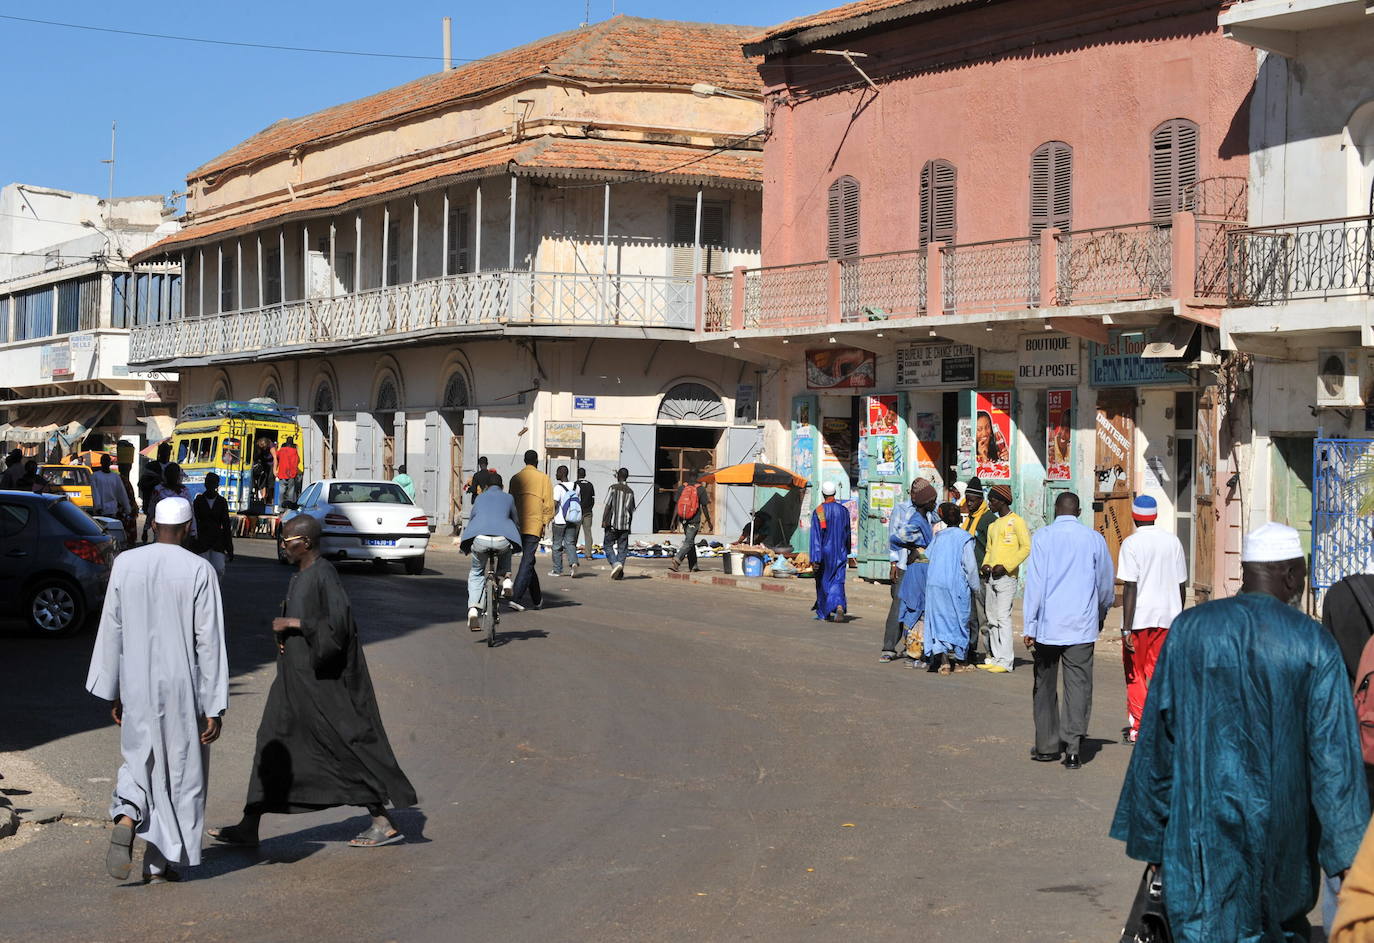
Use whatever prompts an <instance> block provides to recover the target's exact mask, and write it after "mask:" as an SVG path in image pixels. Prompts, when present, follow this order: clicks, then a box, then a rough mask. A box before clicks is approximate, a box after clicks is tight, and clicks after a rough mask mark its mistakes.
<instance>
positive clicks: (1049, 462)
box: [1045, 390, 1073, 481]
mask: <svg viewBox="0 0 1374 943" xmlns="http://www.w3.org/2000/svg"><path fill="white" fill-rule="evenodd" d="M1072 439H1073V390H1047V391H1046V392H1045V464H1046V470H1045V477H1046V478H1047V479H1049V480H1050V481H1070V480H1072V478H1073V465H1072V462H1071V461H1070V451H1069V449H1070V444H1071V442H1072Z"/></svg>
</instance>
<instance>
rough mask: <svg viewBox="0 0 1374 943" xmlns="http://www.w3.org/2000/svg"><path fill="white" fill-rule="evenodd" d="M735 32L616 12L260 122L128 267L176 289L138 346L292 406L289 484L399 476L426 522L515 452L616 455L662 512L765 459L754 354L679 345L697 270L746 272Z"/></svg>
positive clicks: (755, 236) (744, 118) (754, 191)
mask: <svg viewBox="0 0 1374 943" xmlns="http://www.w3.org/2000/svg"><path fill="white" fill-rule="evenodd" d="M749 32H750V31H749V30H745V29H742V28H739V27H731V26H716V25H706V24H695V23H676V22H666V21H655V20H643V19H636V18H632V17H625V16H619V17H615V18H612V19H611V20H608V21H606V22H603V23H599V24H595V25H592V26H589V27H585V28H583V29H580V30H575V31H572V32H568V33H562V34H559V35H556V36H551V37H548V38H546V39H542V40H539V41H538V42H535V43H531V44H530V45H527V46H523V47H520V48H518V49H513V50H510V51H507V52H504V53H501V54H498V55H495V56H491V57H489V58H486V59H482V60H479V61H477V62H473V63H471V64H469V65H466V66H463V67H461V68H458V69H455V70H452V71H446V72H441V73H438V74H435V75H428V76H425V77H423V78H421V79H418V80H416V81H414V82H411V83H409V84H407V85H403V86H401V87H399V88H394V89H390V90H388V91H384V92H381V93H379V94H377V95H373V96H371V97H368V98H364V99H361V100H358V101H353V102H347V103H345V104H341V105H337V106H335V107H332V108H329V109H326V110H325V111H322V112H319V113H317V114H313V115H309V116H306V117H303V118H297V119H293V120H287V121H280V122H277V123H276V124H273V125H271V126H270V127H268V128H266V129H264V130H263V131H262V132H260V133H258V134H257V135H255V136H253V137H252V138H249V139H248V140H247V141H244V142H243V143H242V144H240V145H238V146H237V147H235V148H233V149H232V150H230V151H228V152H227V153H224V154H222V155H220V156H218V157H215V158H213V159H212V160H210V161H208V162H207V163H205V164H204V165H203V166H201V167H200V168H198V169H197V170H195V171H193V172H192V173H191V174H190V175H189V177H188V178H187V189H188V191H189V195H188V197H187V219H186V226H185V228H184V229H183V230H182V231H181V232H179V233H177V234H176V235H175V236H172V237H170V238H167V239H164V240H162V241H161V242H159V243H158V244H157V245H155V246H153V247H152V248H151V249H149V250H148V251H146V252H144V253H143V254H142V255H141V258H143V259H147V260H160V261H163V262H166V263H175V264H180V265H182V266H183V267H184V269H185V271H186V273H187V277H186V280H185V282H184V300H183V302H182V308H181V309H180V310H179V311H178V312H177V316H176V317H174V318H173V319H171V320H169V321H163V322H160V323H156V324H148V325H140V326H139V327H138V328H136V330H135V337H134V354H133V356H134V359H135V361H137V362H138V363H139V364H140V365H141V366H142V368H144V369H172V370H177V371H178V372H179V373H180V375H181V377H182V383H183V399H184V400H185V401H186V402H191V403H194V402H202V401H209V400H216V399H240V400H242V399H249V398H251V397H256V396H266V397H271V398H272V399H276V400H279V401H281V402H283V403H287V404H292V405H298V406H299V407H300V410H301V412H302V414H303V415H302V424H303V426H304V428H305V463H306V468H307V475H308V477H310V478H319V477H323V476H328V475H357V476H384V477H390V476H391V475H392V474H393V473H394V471H395V470H396V468H397V467H399V466H400V465H402V464H408V465H409V472H410V474H411V475H412V477H414V478H415V480H416V482H417V485H418V488H419V501H420V503H421V504H423V505H424V507H425V508H426V509H428V511H429V512H430V514H431V515H432V516H433V517H434V519H435V520H436V521H437V522H438V523H439V525H440V526H441V528H447V527H449V526H451V525H453V524H454V523H455V522H457V521H458V520H459V518H460V514H461V510H460V504H461V485H462V482H463V481H465V480H466V478H467V477H468V476H469V475H470V474H471V473H472V471H473V470H474V468H475V463H476V459H477V458H478V456H479V455H485V456H487V457H488V458H489V459H490V461H491V464H492V467H493V468H495V469H497V470H499V471H500V472H502V473H503V474H505V475H507V476H509V475H510V474H512V473H513V472H515V471H516V470H517V468H518V467H519V465H520V456H521V455H522V453H523V452H524V451H525V450H526V449H529V448H534V449H537V450H539V451H540V453H541V455H544V456H546V461H547V464H548V465H550V466H552V465H555V464H563V463H566V464H569V465H573V466H575V465H577V464H579V463H580V464H584V465H585V466H586V467H587V468H588V470H589V471H590V472H591V474H592V477H593V480H594V481H596V482H600V483H601V488H602V491H603V493H604V486H605V484H607V483H609V481H610V480H611V477H612V474H613V472H614V470H615V469H616V468H617V467H619V466H621V465H624V466H626V467H627V468H629V470H630V472H631V483H632V484H633V485H634V486H635V487H636V489H637V490H638V491H639V493H640V508H641V510H640V515H639V518H638V520H637V521H636V527H635V530H636V531H637V532H652V531H654V530H657V529H661V528H664V527H666V525H667V523H668V520H669V518H670V516H671V508H670V506H669V505H670V500H671V495H672V490H673V488H674V486H675V485H676V484H677V483H678V482H679V481H680V480H681V478H682V476H683V475H684V474H685V472H686V471H688V470H696V469H700V468H702V467H705V466H707V465H719V464H724V463H727V462H730V461H735V460H742V459H743V458H745V457H746V456H748V455H750V454H752V453H756V452H757V451H758V450H759V448H760V439H761V436H760V433H759V429H758V425H757V409H756V405H755V401H754V398H753V392H752V391H753V390H755V389H756V377H755V373H754V370H755V367H754V366H753V365H752V364H750V363H747V362H745V361H743V360H740V359H739V358H736V357H734V356H731V355H730V353H729V351H713V350H704V349H700V348H698V347H697V346H696V345H694V344H693V340H694V338H695V332H694V328H695V316H694V291H695V281H694V275H695V274H697V273H703V272H718V271H725V270H728V269H730V268H731V267H733V266H736V265H751V266H752V265H757V263H758V247H759V212H760V210H759V205H760V199H761V198H760V189H761V181H762V161H761V156H760V146H761V145H760V139H761V137H762V134H763V113H762V108H761V105H760V101H759V100H760V95H761V88H760V84H759V78H758V74H757V71H756V70H755V69H754V67H753V66H752V65H751V64H750V63H749V62H748V61H747V60H746V59H745V57H744V55H743V53H742V52H741V43H742V41H743V40H744V39H745V38H746V36H747V35H748V34H749ZM574 470H575V469H574ZM716 503H717V505H718V507H717V508H716V511H717V513H716V516H715V520H716V521H718V522H722V523H723V524H724V525H725V526H740V525H742V524H743V521H744V518H745V515H746V514H747V511H748V507H747V503H746V502H744V501H740V500H738V499H735V498H726V496H725V495H723V494H722V495H717V496H716Z"/></svg>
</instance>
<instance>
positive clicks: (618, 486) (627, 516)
mask: <svg viewBox="0 0 1374 943" xmlns="http://www.w3.org/2000/svg"><path fill="white" fill-rule="evenodd" d="M629 479H630V470H629V469H628V468H622V469H620V470H619V471H617V472H616V473H615V484H613V485H611V490H610V491H609V492H607V494H606V509H605V510H604V511H603V512H602V513H601V526H602V527H603V528H604V529H605V534H606V535H605V538H604V543H605V547H606V563H607V564H609V565H610V567H611V579H613V580H623V579H624V578H625V558H626V555H627V554H628V553H629V550H630V529H631V528H632V527H633V526H634V518H635V493H634V489H633V488H631V487H630V486H629V485H628V484H626V482H628V481H629ZM583 519H584V520H585V516H584V518H583Z"/></svg>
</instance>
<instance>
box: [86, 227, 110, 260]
mask: <svg viewBox="0 0 1374 943" xmlns="http://www.w3.org/2000/svg"><path fill="white" fill-rule="evenodd" d="M81 225H82V226H84V227H86V228H87V229H93V230H95V233H96V235H98V236H100V238H102V239H104V240H105V252H104V254H103V255H100V256H98V257H99V258H105V259H108V258H109V257H110V234H109V233H107V232H105V231H104V230H102V229H101V228H100V227H99V226H97V225H96V224H95V223H93V222H91V221H90V220H89V219H83V220H81Z"/></svg>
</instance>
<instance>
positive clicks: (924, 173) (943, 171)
mask: <svg viewBox="0 0 1374 943" xmlns="http://www.w3.org/2000/svg"><path fill="white" fill-rule="evenodd" d="M958 183H959V174H958V171H956V170H955V169H954V165H953V164H951V163H950V162H949V161H947V160H928V161H926V163H925V166H924V167H922V168H921V219H920V226H921V231H920V243H921V248H922V249H924V248H925V247H926V246H927V245H929V244H930V243H932V242H943V243H945V244H947V245H952V244H953V243H954V236H955V232H956V229H957V227H956V225H955V222H956V220H955V213H954V210H955V203H956V202H957V194H958Z"/></svg>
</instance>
